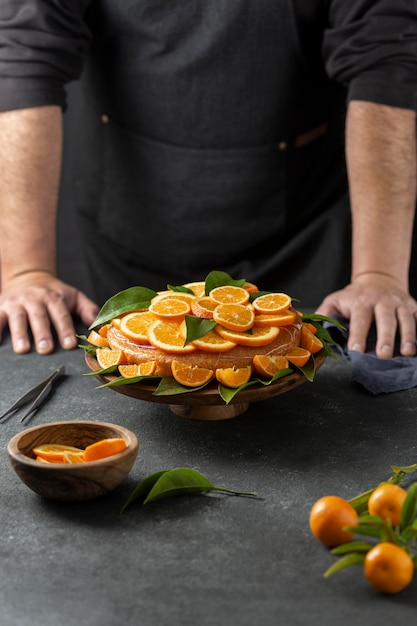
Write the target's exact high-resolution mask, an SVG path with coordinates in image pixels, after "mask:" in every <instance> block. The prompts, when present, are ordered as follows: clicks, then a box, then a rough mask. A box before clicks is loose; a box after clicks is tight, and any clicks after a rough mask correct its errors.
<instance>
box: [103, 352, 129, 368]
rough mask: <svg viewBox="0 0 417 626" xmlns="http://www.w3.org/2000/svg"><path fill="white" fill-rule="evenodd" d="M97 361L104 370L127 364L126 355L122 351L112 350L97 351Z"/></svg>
mask: <svg viewBox="0 0 417 626" xmlns="http://www.w3.org/2000/svg"><path fill="white" fill-rule="evenodd" d="M96 359H97V362H98V364H99V365H100V367H101V369H103V370H104V369H106V368H107V367H112V366H113V365H123V364H124V363H127V358H126V355H125V353H124V352H123V351H122V350H110V348H100V350H97V352H96Z"/></svg>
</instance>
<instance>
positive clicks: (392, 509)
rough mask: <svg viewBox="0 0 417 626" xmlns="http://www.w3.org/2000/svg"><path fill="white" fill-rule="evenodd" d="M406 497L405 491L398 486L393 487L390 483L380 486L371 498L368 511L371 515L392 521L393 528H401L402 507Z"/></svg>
mask: <svg viewBox="0 0 417 626" xmlns="http://www.w3.org/2000/svg"><path fill="white" fill-rule="evenodd" d="M406 495H407V492H406V491H405V489H403V488H402V487H399V486H398V485H391V484H390V483H386V484H384V485H379V487H377V488H376V489H375V490H374V491H373V492H372V494H371V496H370V498H369V501H368V511H369V513H370V514H371V515H379V517H382V518H383V519H390V520H391V523H392V525H393V526H399V525H400V520H401V507H402V505H403V502H404V500H405V497H406Z"/></svg>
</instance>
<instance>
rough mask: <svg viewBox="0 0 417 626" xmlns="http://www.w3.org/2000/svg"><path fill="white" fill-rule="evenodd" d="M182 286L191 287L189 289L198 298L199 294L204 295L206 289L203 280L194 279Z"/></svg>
mask: <svg viewBox="0 0 417 626" xmlns="http://www.w3.org/2000/svg"><path fill="white" fill-rule="evenodd" d="M183 287H187V289H191V291H192V292H193V294H194V295H195V296H196V297H197V298H199V297H200V296H204V294H205V291H206V283H205V282H204V280H196V281H194V282H193V283H185V285H183Z"/></svg>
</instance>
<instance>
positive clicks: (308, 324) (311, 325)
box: [303, 322, 317, 335]
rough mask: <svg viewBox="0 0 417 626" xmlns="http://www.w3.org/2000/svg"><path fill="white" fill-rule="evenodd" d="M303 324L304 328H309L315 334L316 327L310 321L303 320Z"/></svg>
mask: <svg viewBox="0 0 417 626" xmlns="http://www.w3.org/2000/svg"><path fill="white" fill-rule="evenodd" d="M303 326H305V327H306V328H308V329H309V330H311V332H312V333H313V335H315V334H316V333H317V328H316V327H315V326H314V324H311V323H310V322H303Z"/></svg>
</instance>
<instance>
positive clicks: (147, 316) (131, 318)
mask: <svg viewBox="0 0 417 626" xmlns="http://www.w3.org/2000/svg"><path fill="white" fill-rule="evenodd" d="M154 321H155V315H154V314H153V313H151V312H150V311H133V313H128V314H127V315H124V316H123V317H122V318H121V320H120V325H119V329H120V332H122V333H123V334H124V336H125V337H127V338H128V339H132V340H133V341H136V342H137V343H144V344H148V343H149V340H148V328H149V326H150V325H151V324H153V322H154Z"/></svg>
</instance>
